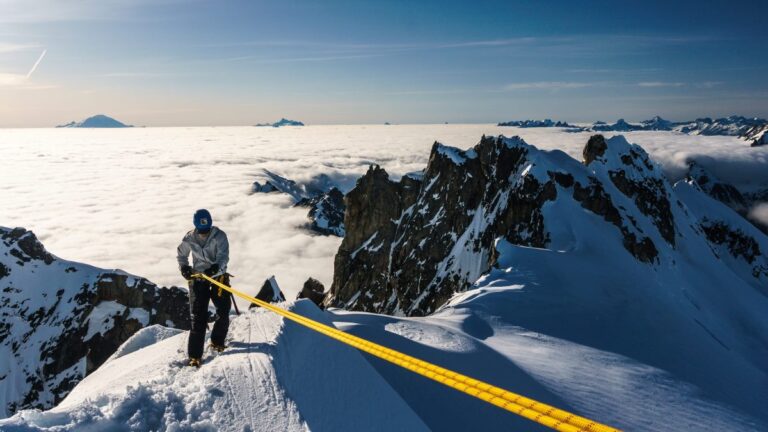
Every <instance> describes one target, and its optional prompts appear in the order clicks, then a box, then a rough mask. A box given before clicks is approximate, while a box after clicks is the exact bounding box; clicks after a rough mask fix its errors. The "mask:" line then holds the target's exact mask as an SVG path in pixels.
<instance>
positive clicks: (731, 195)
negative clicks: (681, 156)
mask: <svg viewBox="0 0 768 432" xmlns="http://www.w3.org/2000/svg"><path fill="white" fill-rule="evenodd" d="M687 179H688V180H690V181H693V182H694V183H696V185H697V186H698V187H699V188H700V189H701V190H702V191H703V192H705V193H706V194H707V195H709V196H710V197H712V198H714V199H716V200H718V201H720V202H721V203H723V204H725V205H727V206H728V207H730V208H731V209H733V211H735V212H736V213H738V214H739V215H741V216H742V217H744V218H745V219H746V220H747V221H749V222H750V223H751V224H752V225H754V226H755V227H756V228H757V229H759V230H761V231H762V232H764V233H766V234H768V226H766V225H765V224H763V223H762V222H761V221H759V220H755V219H753V218H751V217H750V215H749V211H750V209H751V208H752V207H754V206H755V205H757V204H758V203H761V202H765V201H768V193H766V191H763V193H760V192H757V193H750V194H742V193H741V192H740V191H739V190H738V189H737V188H736V187H735V186H733V185H732V184H730V183H726V182H724V181H722V180H720V179H719V178H717V177H716V176H715V175H714V174H712V173H710V172H708V171H707V170H706V169H705V168H704V167H702V166H701V165H699V164H697V163H695V162H692V163H691V164H690V166H689V168H688V175H687Z"/></svg>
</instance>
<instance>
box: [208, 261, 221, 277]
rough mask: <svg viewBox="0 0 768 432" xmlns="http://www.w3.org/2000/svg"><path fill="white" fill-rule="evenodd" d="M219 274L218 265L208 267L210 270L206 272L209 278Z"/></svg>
mask: <svg viewBox="0 0 768 432" xmlns="http://www.w3.org/2000/svg"><path fill="white" fill-rule="evenodd" d="M218 272H219V265H218V264H214V265H212V266H210V267H208V270H206V271H205V274H206V275H208V276H213V275H215V274H216V273H218Z"/></svg>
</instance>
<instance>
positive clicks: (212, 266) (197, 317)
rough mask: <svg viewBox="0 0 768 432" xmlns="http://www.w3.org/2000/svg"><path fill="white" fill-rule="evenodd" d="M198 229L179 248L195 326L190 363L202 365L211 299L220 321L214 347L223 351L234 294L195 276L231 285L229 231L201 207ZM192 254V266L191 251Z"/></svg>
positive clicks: (195, 219) (196, 221) (196, 218)
mask: <svg viewBox="0 0 768 432" xmlns="http://www.w3.org/2000/svg"><path fill="white" fill-rule="evenodd" d="M193 222H194V224H195V229H193V230H192V231H190V232H188V233H187V234H186V235H185V236H184V238H183V239H182V240H181V244H179V247H178V249H177V253H178V261H179V267H180V270H181V275H182V276H183V277H184V279H186V280H187V282H188V283H189V308H190V313H191V321H192V329H191V330H190V332H189V340H188V342H187V354H188V355H189V365H190V366H196V367H200V360H201V358H202V357H203V347H204V345H205V331H206V329H207V327H208V300H209V299H210V300H211V301H213V305H214V306H215V307H216V322H215V323H214V324H213V330H212V331H211V344H210V348H211V349H212V350H214V351H218V352H221V351H223V350H224V349H225V345H224V340H225V339H226V337H227V330H228V329H229V309H230V307H231V306H232V297H231V296H230V295H229V293H227V292H222V290H221V289H219V288H216V287H214V286H212V285H211V284H210V283H209V282H208V281H206V280H205V279H202V278H194V277H193V275H194V274H196V273H204V274H206V275H208V276H210V277H212V278H215V279H217V280H218V281H219V282H222V283H224V284H226V285H229V281H228V280H227V279H228V275H227V273H226V271H227V263H228V262H229V241H228V240H227V234H225V233H224V231H222V230H221V229H219V228H218V227H215V226H213V219H212V218H211V214H210V213H209V212H208V210H205V209H200V210H198V211H196V212H195V215H194V217H193ZM190 253H191V254H192V266H190V265H189V254H190Z"/></svg>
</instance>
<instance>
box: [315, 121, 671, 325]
mask: <svg viewBox="0 0 768 432" xmlns="http://www.w3.org/2000/svg"><path fill="white" fill-rule="evenodd" d="M584 157H585V159H586V160H588V161H589V166H588V167H585V166H584V165H581V164H578V163H577V162H576V161H573V160H572V159H570V158H568V157H567V156H565V155H561V153H554V152H552V153H549V152H541V151H539V150H538V149H536V148H534V147H531V146H529V145H527V144H526V143H525V142H524V141H523V140H522V139H520V138H518V137H515V138H511V139H507V138H504V137H498V138H491V137H483V138H482V140H481V141H480V143H479V144H477V145H476V146H475V147H474V148H473V149H471V150H468V151H460V150H458V149H455V148H451V147H445V146H443V145H440V144H438V143H435V145H434V146H433V148H432V153H431V155H430V159H429V163H428V165H427V168H426V170H425V171H424V175H423V179H422V180H415V179H412V178H409V177H404V178H403V179H402V180H401V181H400V182H397V183H396V182H393V181H390V180H389V178H388V176H387V174H386V172H384V170H383V169H381V168H379V167H378V166H372V167H371V168H370V169H369V171H368V173H366V175H365V176H363V177H362V178H360V179H359V180H358V183H357V185H356V187H355V188H354V189H353V190H352V191H350V192H349V193H348V194H347V197H346V205H347V212H346V214H345V225H346V227H347V235H346V237H345V238H344V241H343V242H342V244H341V246H340V248H339V251H338V253H337V255H336V260H335V272H334V280H333V285H332V287H331V290H330V292H329V294H328V295H327V296H326V299H325V304H326V305H332V306H337V307H345V308H349V309H355V310H363V311H370V312H383V313H390V314H403V315H416V316H418V315H425V314H429V313H431V312H433V311H434V310H436V308H438V307H439V306H440V305H442V304H443V303H445V301H447V300H448V299H449V298H450V297H451V296H452V295H453V294H454V293H456V292H460V291H463V290H465V289H467V288H468V287H469V286H470V285H471V284H472V283H474V282H475V281H476V280H477V278H478V277H479V276H481V275H482V274H483V273H485V272H487V271H488V270H489V269H490V267H491V266H492V265H493V264H494V263H495V260H496V250H495V248H494V243H495V241H496V239H498V238H504V239H506V240H507V241H509V242H510V243H512V244H515V245H520V246H526V247H536V248H544V247H546V246H547V245H548V243H549V242H550V234H549V231H548V229H547V227H546V224H545V220H544V212H543V209H544V208H545V207H546V206H547V203H550V202H553V201H557V200H573V201H575V202H576V203H578V205H580V206H581V207H582V208H584V209H586V210H588V211H590V212H592V213H594V214H596V215H598V216H600V217H601V218H603V219H604V220H605V221H606V222H609V223H610V224H611V225H613V226H615V228H617V229H618V230H619V232H620V233H621V235H622V238H623V244H624V247H625V248H626V250H627V251H628V252H629V253H631V254H632V255H633V256H635V258H637V259H638V260H640V261H642V262H646V263H649V264H653V263H655V262H656V261H657V255H658V243H657V242H659V241H661V242H666V243H668V244H669V245H670V246H671V247H673V248H674V246H675V237H676V231H675V228H674V218H673V216H672V212H671V210H670V209H671V204H670V190H671V189H670V185H669V184H668V182H667V181H666V180H665V179H664V177H663V176H662V174H661V171H660V169H659V168H657V167H656V166H655V165H654V164H653V163H652V162H651V161H650V159H649V158H648V155H647V154H646V153H645V152H644V151H643V150H642V149H641V148H640V147H638V146H634V145H630V144H628V143H627V142H626V141H625V140H624V139H623V138H622V137H614V138H612V139H611V140H605V139H604V138H603V137H602V136H594V137H592V138H591V139H590V141H589V142H588V144H587V147H586V148H585V150H584ZM564 167H567V168H568V169H565V168H564ZM609 190H610V191H612V192H609ZM617 193H618V194H619V196H621V197H622V198H621V200H622V204H617V202H616V200H617V198H616V194H617ZM627 202H629V203H632V205H633V206H635V208H636V209H637V211H638V215H639V216H638V217H643V218H645V219H648V220H649V221H650V224H651V226H652V227H653V228H654V229H655V230H654V231H652V232H647V231H645V230H646V229H647V228H643V225H642V224H641V223H640V222H639V221H638V220H637V217H634V216H633V214H632V213H631V212H630V210H628V209H627V208H626V206H627Z"/></svg>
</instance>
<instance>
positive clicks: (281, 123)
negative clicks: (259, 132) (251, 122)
mask: <svg viewBox="0 0 768 432" xmlns="http://www.w3.org/2000/svg"><path fill="white" fill-rule="evenodd" d="M256 126H259V127H265V126H271V127H281V126H304V123H302V122H300V121H298V120H289V119H287V118H285V117H283V118H281V119H280V120H278V121H276V122H274V123H259V124H257V125H256Z"/></svg>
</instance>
